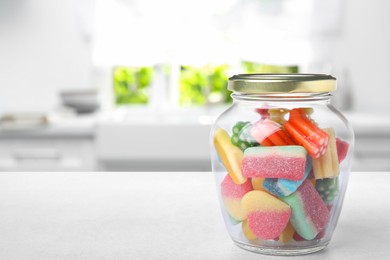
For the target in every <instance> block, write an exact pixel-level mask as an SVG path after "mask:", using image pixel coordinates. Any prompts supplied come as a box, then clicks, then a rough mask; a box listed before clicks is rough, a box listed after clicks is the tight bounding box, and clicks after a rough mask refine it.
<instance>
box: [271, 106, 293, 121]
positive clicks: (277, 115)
mask: <svg viewBox="0 0 390 260" xmlns="http://www.w3.org/2000/svg"><path fill="white" fill-rule="evenodd" d="M288 111H289V110H288V109H286V108H270V109H268V113H269V114H270V117H271V119H272V120H273V121H275V122H277V123H279V124H281V125H283V124H284V123H286V119H284V116H285V115H286V114H287V113H288Z"/></svg>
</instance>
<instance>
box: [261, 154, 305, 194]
mask: <svg viewBox="0 0 390 260" xmlns="http://www.w3.org/2000/svg"><path fill="white" fill-rule="evenodd" d="M311 161H312V160H311V158H310V157H308V158H306V166H305V173H304V176H303V178H302V179H300V180H288V179H277V178H267V179H265V180H264V182H263V187H264V188H265V189H266V190H267V191H269V192H270V193H272V194H274V195H276V196H278V197H285V196H288V195H290V194H291V193H293V192H295V191H296V190H297V189H298V187H299V186H300V185H301V184H302V182H303V181H304V180H305V179H306V178H307V176H309V173H310V172H311V170H312V163H311Z"/></svg>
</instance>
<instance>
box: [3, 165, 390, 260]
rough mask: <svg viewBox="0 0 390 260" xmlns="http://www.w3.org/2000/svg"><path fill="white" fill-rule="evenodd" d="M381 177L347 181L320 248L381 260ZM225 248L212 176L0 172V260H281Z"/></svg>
mask: <svg viewBox="0 0 390 260" xmlns="http://www.w3.org/2000/svg"><path fill="white" fill-rule="evenodd" d="M389 183H390V173H389V172H387V173H386V172H381V173H379V172H377V173H369V172H364V173H362V172H355V173H352V174H351V177H350V183H349V187H348V190H347V194H346V198H345V202H344V208H343V211H342V213H341V217H340V220H339V224H338V226H337V228H336V231H335V233H334V235H333V239H332V241H331V243H330V244H329V246H328V248H327V249H325V250H323V251H321V252H318V253H316V254H312V255H307V256H303V257H302V256H301V257H290V258H289V259H291V258H297V259H298V258H299V259H316V260H318V259H343V260H345V259H354V260H356V259H389V254H390V203H389V201H388V200H389V198H390V196H389V193H388V192H390V188H389ZM287 258H288V257H273V256H265V255H258V254H256V253H252V252H248V251H245V250H243V249H241V248H238V247H237V246H235V245H234V244H233V242H232V241H231V239H230V238H229V236H228V234H227V231H226V230H225V227H224V224H223V220H222V216H221V214H220V209H219V205H218V201H217V197H216V189H215V184H214V178H213V175H212V173H205V172H203V173H187V172H176V173H166V172H155V173H96V172H93V173H0V259H7V260H11V259H18V260H19V259H20V260H21V259H39V260H43V259H72V260H73V259H185V260H191V259H232V260H233V259H234V260H238V259H273V260H276V259H287Z"/></svg>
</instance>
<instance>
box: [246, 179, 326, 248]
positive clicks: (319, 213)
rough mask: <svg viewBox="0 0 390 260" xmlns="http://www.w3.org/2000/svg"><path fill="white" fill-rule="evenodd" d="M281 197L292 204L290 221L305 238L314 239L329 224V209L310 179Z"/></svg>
mask: <svg viewBox="0 0 390 260" xmlns="http://www.w3.org/2000/svg"><path fill="white" fill-rule="evenodd" d="M244 197H245V196H244ZM281 199H282V200H283V201H284V202H286V203H287V204H288V205H290V207H291V211H292V213H291V219H290V222H291V224H292V225H293V227H294V229H295V231H296V232H297V233H298V234H299V235H300V236H301V237H303V238H304V239H306V240H312V239H313V238H315V237H316V236H317V234H318V233H320V232H321V231H322V230H323V229H324V228H325V227H326V225H327V224H328V222H329V218H330V213H329V210H328V208H327V206H326V205H325V203H324V202H323V201H322V199H321V197H320V195H319V194H318V192H317V191H316V189H315V188H314V186H313V185H312V184H311V182H310V181H309V180H305V181H304V182H303V183H302V185H301V186H299V188H298V189H297V191H296V192H294V193H293V194H291V195H290V196H287V197H283V198H281Z"/></svg>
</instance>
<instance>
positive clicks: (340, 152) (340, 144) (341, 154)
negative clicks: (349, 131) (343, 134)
mask: <svg viewBox="0 0 390 260" xmlns="http://www.w3.org/2000/svg"><path fill="white" fill-rule="evenodd" d="M336 147H337V156H338V158H339V163H341V162H342V161H343V160H344V159H345V157H347V153H348V148H349V144H348V143H347V142H345V141H343V140H341V139H340V138H336Z"/></svg>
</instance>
